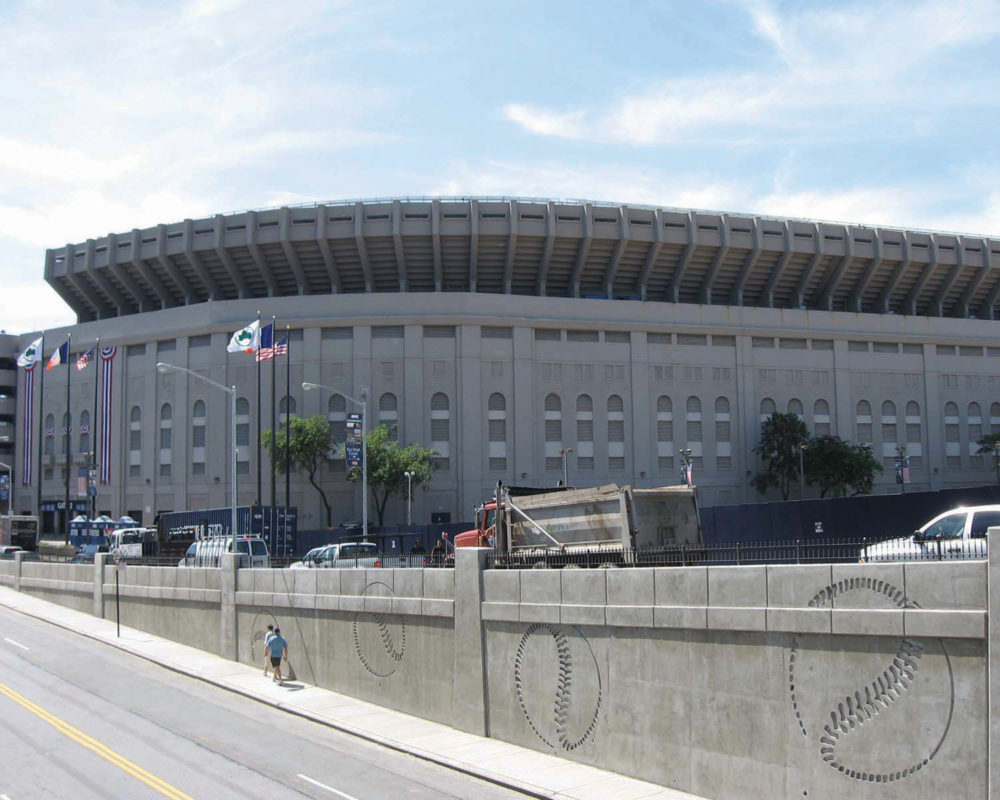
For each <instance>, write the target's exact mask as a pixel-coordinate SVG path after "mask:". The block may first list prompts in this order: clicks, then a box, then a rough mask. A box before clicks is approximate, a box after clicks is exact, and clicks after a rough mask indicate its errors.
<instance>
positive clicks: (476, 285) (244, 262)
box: [45, 197, 1000, 321]
mask: <svg viewBox="0 0 1000 800" xmlns="http://www.w3.org/2000/svg"><path fill="white" fill-rule="evenodd" d="M45 279H46V281H48V283H49V284H50V285H51V286H52V287H53V288H54V289H55V290H56V291H57V292H58V293H59V295H60V296H61V297H62V298H63V299H64V300H65V301H66V302H67V303H68V304H69V305H70V307H71V308H72V309H73V310H74V311H75V312H76V314H77V315H78V317H79V319H80V321H88V320H93V319H104V318H109V317H115V316H122V315H127V314H137V313H140V312H143V311H149V310H155V309H160V308H169V307H173V306H180V305H187V304H193V303H201V302H205V301H207V300H227V299H237V298H255V297H272V296H289V295H307V294H308V295H316V294H338V293H361V292H480V293H494V294H514V295H538V296H551V297H580V298H585V299H594V298H599V299H618V300H646V301H653V302H666V303H701V304H712V305H744V306H760V307H774V308H806V309H818V310H825V311H852V312H866V313H876V314H911V315H913V314H915V315H924V316H947V317H958V318H962V319H965V318H977V319H996V318H997V315H998V308H997V305H998V301H1000V240H997V239H994V238H991V237H980V236H971V235H965V234H956V233H942V232H933V231H918V230H901V229H894V228H881V227H871V226H864V225H853V224H843V223H830V222H818V221H812V220H799V219H780V218H773V217H760V216H754V215H747V214H729V213H720V212H706V211H689V210H683V209H667V208H653V207H648V206H635V205H621V204H607V203H591V202H587V201H566V200H545V199H536V198H531V199H525V198H492V197H491V198H486V197H483V198H475V197H471V198H399V199H378V200H358V201H348V202H336V203H327V204H317V205H311V206H307V207H306V206H296V207H282V208H276V209H267V210H258V211H241V212H236V213H229V214H218V215H216V216H213V217H207V218H203V219H187V220H184V221H182V222H176V223H172V224H161V225H157V226H155V227H152V228H146V229H142V230H139V229H135V230H132V231H131V232H129V233H123V234H110V235H108V236H104V237H101V238H97V239H88V240H87V241H86V242H83V243H79V244H68V245H66V246H64V247H59V248H53V249H50V250H48V251H46V263H45Z"/></svg>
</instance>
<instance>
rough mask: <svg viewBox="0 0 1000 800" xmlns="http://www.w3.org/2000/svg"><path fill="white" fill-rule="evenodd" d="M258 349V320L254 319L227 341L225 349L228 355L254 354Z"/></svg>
mask: <svg viewBox="0 0 1000 800" xmlns="http://www.w3.org/2000/svg"><path fill="white" fill-rule="evenodd" d="M259 349H260V320H259V319H255V320H254V321H253V322H251V323H250V324H249V325H247V326H246V327H245V328H240V329H239V330H238V331H236V333H234V334H233V338H231V339H230V340H229V346H228V347H227V348H226V351H227V352H230V353H256V352H257V351H258V350H259Z"/></svg>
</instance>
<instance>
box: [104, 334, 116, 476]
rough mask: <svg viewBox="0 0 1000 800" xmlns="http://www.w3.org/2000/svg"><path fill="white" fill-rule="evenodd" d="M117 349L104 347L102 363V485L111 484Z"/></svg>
mask: <svg viewBox="0 0 1000 800" xmlns="http://www.w3.org/2000/svg"><path fill="white" fill-rule="evenodd" d="M117 353H118V348H117V347H102V348H101V361H102V362H103V364H104V371H103V372H102V374H101V483H111V412H112V406H113V404H112V400H113V399H114V397H113V394H114V391H113V390H114V377H115V355H116V354H117Z"/></svg>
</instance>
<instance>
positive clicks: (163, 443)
mask: <svg viewBox="0 0 1000 800" xmlns="http://www.w3.org/2000/svg"><path fill="white" fill-rule="evenodd" d="M173 442H174V432H173V429H171V428H160V449H161V450H169V449H170V448H171V447H172V446H173Z"/></svg>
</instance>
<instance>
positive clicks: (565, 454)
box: [559, 447, 573, 486]
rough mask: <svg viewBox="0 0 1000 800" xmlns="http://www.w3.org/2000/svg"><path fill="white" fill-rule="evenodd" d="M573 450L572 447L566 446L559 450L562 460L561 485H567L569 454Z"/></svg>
mask: <svg viewBox="0 0 1000 800" xmlns="http://www.w3.org/2000/svg"><path fill="white" fill-rule="evenodd" d="M572 452H573V448H572V447H567V448H566V449H564V450H560V451H559V455H561V456H562V462H563V486H569V454H570V453H572Z"/></svg>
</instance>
